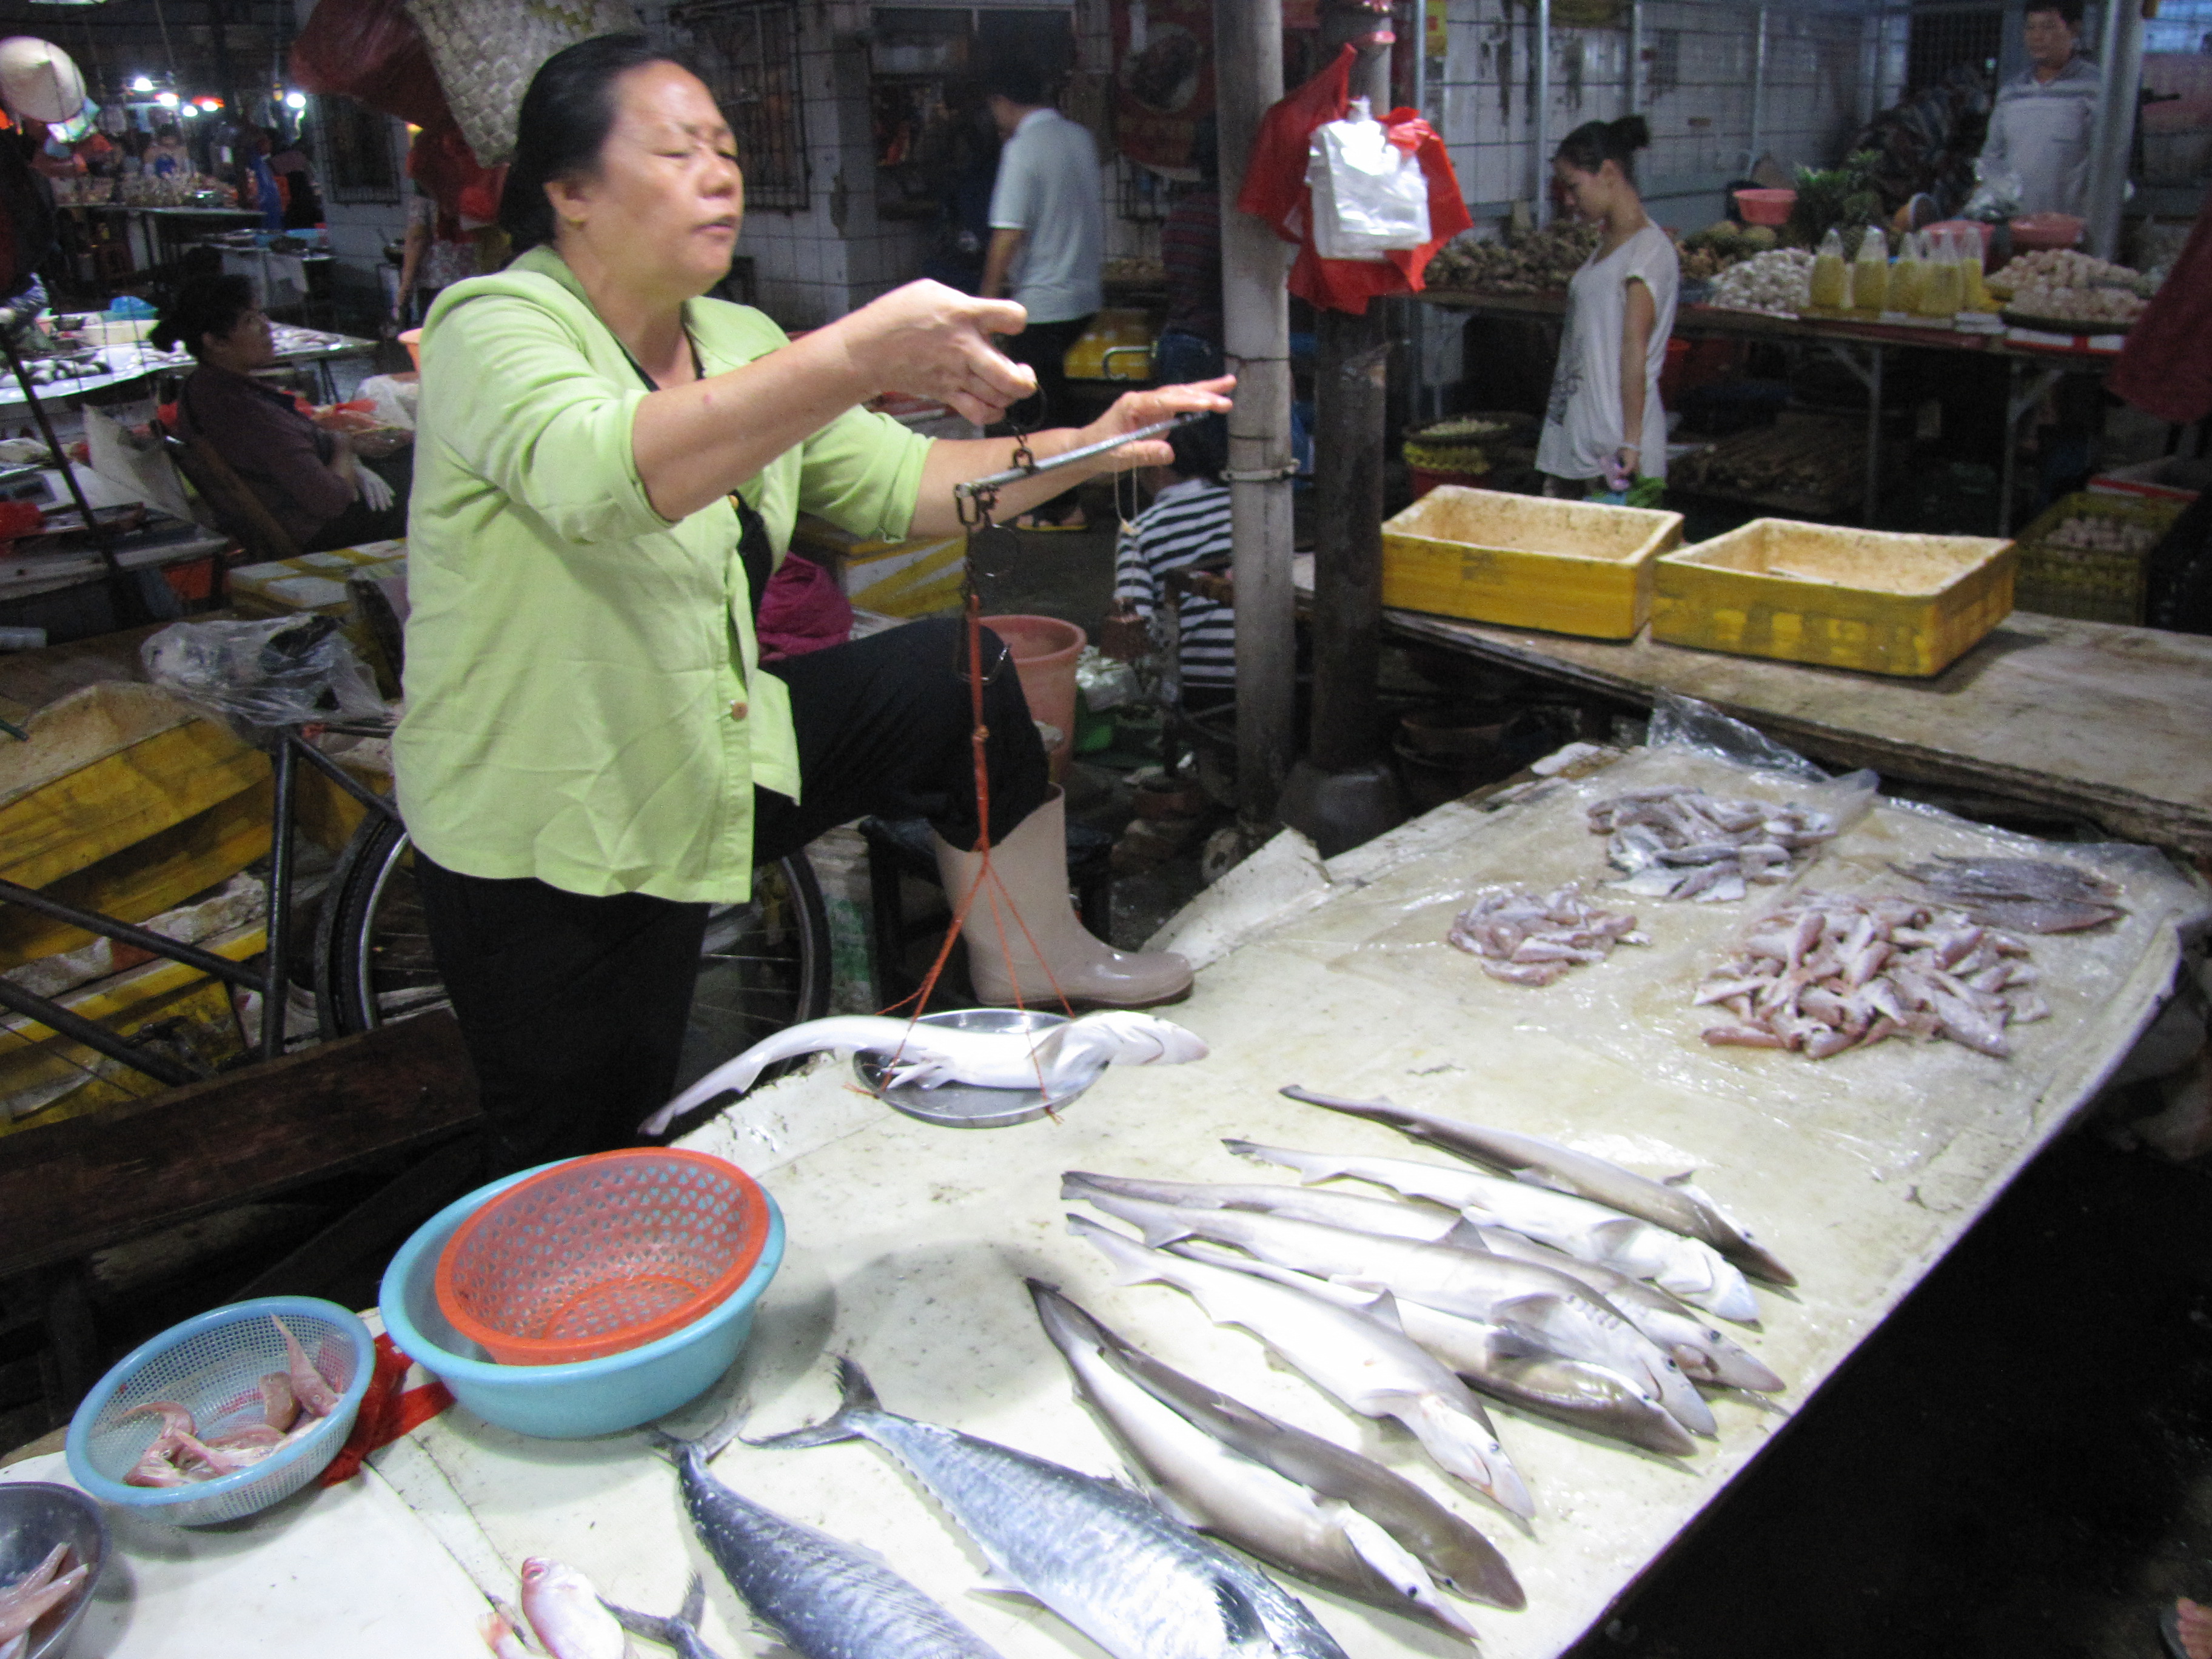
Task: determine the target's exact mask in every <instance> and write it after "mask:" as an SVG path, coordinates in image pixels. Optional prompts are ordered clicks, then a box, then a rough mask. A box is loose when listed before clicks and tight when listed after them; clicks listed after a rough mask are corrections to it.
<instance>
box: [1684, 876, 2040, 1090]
mask: <svg viewBox="0 0 2212 1659" xmlns="http://www.w3.org/2000/svg"><path fill="white" fill-rule="evenodd" d="M2027 954H2028V950H2027V945H2026V944H2025V943H2024V942H2023V941H2022V940H2021V939H2017V938H2015V937H2014V936H2013V935H2012V934H2010V933H2001V932H1999V931H1998V930H1997V929H1996V928H1994V927H1986V926H1984V924H1982V923H1980V922H1978V921H1974V920H1973V918H1972V917H1971V916H1969V915H1966V914H1965V913H1964V912H1963V911H1959V910H1949V909H1945V908H1941V907H1939V906H1935V905H1930V904H1927V903H1924V902H1921V901H1919V900H1917V899H1909V898H1893V897H1857V896H1849V895H1844V894H1838V893H1808V894H1806V895H1805V896H1803V897H1802V898H1801V899H1799V900H1798V901H1797V902H1796V903H1794V904H1791V905H1789V906H1786V907H1785V908H1782V909H1779V910H1777V911H1775V912H1774V913H1773V914H1772V915H1770V916H1768V917H1766V918H1765V920H1764V921H1761V922H1760V923H1759V925H1758V927H1756V928H1755V929H1754V930H1753V933H1751V934H1750V936H1749V937H1748V938H1747V939H1745V940H1744V943H1743V948H1742V949H1741V951H1740V952H1739V953H1738V954H1737V955H1736V956H1735V957H1734V958H1733V959H1732V960H1730V961H1729V962H1727V963H1723V964H1722V965H1721V966H1720V967H1719V968H1717V969H1714V970H1713V972H1712V973H1711V974H1709V975H1706V978H1705V983H1704V985H1703V986H1701V987H1699V991H1698V994H1697V999H1696V1006H1699V1007H1708V1006H1712V1007H1719V1008H1722V1009H1724V1010H1726V1011H1727V1012H1729V1014H1731V1015H1733V1016H1734V1017H1735V1018H1734V1020H1733V1021H1732V1022H1731V1023H1730V1024H1725V1025H1716V1026H1713V1027H1712V1028H1711V1029H1710V1030H1707V1031H1706V1032H1705V1041H1706V1042H1711V1043H1715V1044H1729V1045H1734V1046H1736V1047H1739V1048H1790V1049H1795V1050H1796V1051H1797V1052H1798V1053H1800V1054H1805V1055H1807V1056H1808V1057H1809V1058H1811V1059H1814V1060H1826V1058H1828V1056H1829V1055H1831V1054H1841V1053H1843V1052H1844V1049H1846V1048H1866V1047H1869V1046H1870V1045H1872V1044H1874V1043H1877V1042H1885V1041H1887V1039H1888V1038H1891V1037H1893V1036H1917V1037H1919V1038H1922V1039H1923V1040H1932V1039H1934V1038H1936V1037H1948V1038H1949V1039H1950V1040H1951V1041H1952V1042H1958V1043H1963V1044H1965V1045H1966V1047H1967V1048H1973V1049H1977V1050H1978V1051H1980V1052H1981V1053H1983V1054H1992V1055H1995V1056H1996V1057H1997V1058H1999V1059H2002V1058H2003V1057H2004V1056H2005V1055H2007V1054H2010V1053H2011V1052H2012V1045H2011V1043H2010V1042H2009V1041H2008V1039H2007V1037H2006V1036H2005V1032H2006V1029H2007V1028H2008V1026H2013V1025H2025V1024H2028V1023H2029V1022H2031V1021H2033V1020H2039V1019H2043V1018H2046V1017H2048V1016H2049V1014H2050V1012H2051V1009H2050V1006H2049V1005H2048V1004H2047V1003H2045V1001H2044V1000H2043V999H2042V997H2041V996H2039V994H2037V993H2036V991H2035V990H2034V988H2033V987H2034V985H2035V982H2036V972H2035V969H2033V968H2032V967H2030V966H2029V965H2028V962H2027Z"/></svg>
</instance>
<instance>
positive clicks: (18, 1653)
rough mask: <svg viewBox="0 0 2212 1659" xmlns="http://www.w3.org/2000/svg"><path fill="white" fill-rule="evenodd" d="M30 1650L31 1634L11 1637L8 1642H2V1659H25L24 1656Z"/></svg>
mask: <svg viewBox="0 0 2212 1659" xmlns="http://www.w3.org/2000/svg"><path fill="white" fill-rule="evenodd" d="M30 1650H31V1633H30V1632H28V1631H26V1632H23V1633H22V1634H21V1636H11V1637H9V1638H8V1639H7V1640H6V1641H4V1642H0V1659H23V1656H24V1655H25V1654H27V1653H28V1652H29V1651H30Z"/></svg>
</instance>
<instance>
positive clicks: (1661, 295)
mask: <svg viewBox="0 0 2212 1659" xmlns="http://www.w3.org/2000/svg"><path fill="white" fill-rule="evenodd" d="M1650 142H1651V132H1650V128H1649V127H1647V126H1645V125H1644V118H1643V117H1642V116H1640V115H1628V116H1623V117H1622V118H1620V120H1618V121H1589V122H1585V123H1584V124H1583V125H1581V126H1578V127H1577V128H1576V129H1575V130H1574V131H1572V132H1571V133H1569V134H1568V135H1567V137H1566V140H1565V143H1562V144H1560V146H1559V152H1558V154H1557V155H1553V158H1552V177H1553V180H1554V182H1555V183H1556V185H1558V188H1559V192H1560V193H1561V194H1562V195H1563V196H1565V197H1566V198H1567V200H1568V201H1569V202H1570V203H1571V204H1572V206H1573V208H1574V210H1575V212H1576V214H1577V216H1580V217H1582V218H1583V219H1587V220H1591V221H1594V222H1596V223H1598V224H1601V225H1602V226H1604V227H1605V235H1604V237H1603V238H1602V240H1600V241H1599V243H1598V245H1597V249H1596V251H1595V252H1593V253H1592V254H1591V255H1590V257H1589V258H1588V259H1587V260H1585V261H1583V268H1582V269H1581V270H1578V271H1577V272H1576V273H1575V276H1574V281H1573V282H1572V283H1570V284H1569V285H1568V288H1567V316H1566V323H1565V330H1564V332H1563V333H1562V336H1561V338H1560V341H1559V367H1558V368H1556V369H1555V370H1553V376H1552V401H1551V405H1550V407H1549V409H1548V410H1547V411H1546V413H1545V416H1544V435H1543V437H1542V438H1541V440H1540V441H1539V442H1538V444H1537V447H1536V465H1537V467H1538V468H1539V470H1541V471H1543V472H1544V473H1545V474H1547V484H1546V489H1547V492H1548V493H1551V494H1553V495H1562V494H1567V493H1570V491H1569V489H1568V488H1567V487H1568V486H1579V487H1580V488H1581V489H1582V490H1583V492H1584V493H1586V494H1588V495H1598V496H1604V497H1608V498H1611V499H1614V500H1620V499H1629V500H1632V501H1634V503H1635V504H1636V505H1638V506H1644V505H1647V504H1649V503H1651V502H1656V501H1657V499H1658V495H1659V489H1660V486H1661V485H1662V483H1663V482H1664V480H1665V478H1666V477H1667V416H1666V411H1665V410H1662V409H1661V408H1660V407H1659V371H1660V369H1661V368H1662V366H1663V365H1664V364H1665V362H1666V360H1667V337H1668V335H1669V334H1671V333H1673V332H1674V295H1675V293H1676V290H1677V289H1680V286H1681V266H1680V262H1679V261H1678V260H1677V259H1676V258H1675V255H1674V242H1673V241H1672V240H1670V239H1669V238H1668V234H1667V233H1666V232H1665V231H1663V230H1662V229H1660V228H1659V227H1658V226H1656V225H1655V224H1653V223H1652V222H1651V221H1650V218H1649V217H1647V216H1645V214H1644V198H1643V197H1640V196H1638V194H1637V193H1636V160H1635V158H1636V152H1637V151H1638V150H1639V149H1643V148H1644V146H1645V145H1646V144H1649V143H1650Z"/></svg>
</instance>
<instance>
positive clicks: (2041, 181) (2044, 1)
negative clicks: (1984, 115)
mask: <svg viewBox="0 0 2212 1659" xmlns="http://www.w3.org/2000/svg"><path fill="white" fill-rule="evenodd" d="M2025 28H2026V32H2027V56H2028V60H2029V62H2028V67H2027V70H2025V71H2023V72H2022V73H2021V75H2020V76H2017V77H2016V78H2015V79H2013V80H2010V81H2008V82H2005V84H2004V85H2003V86H2002V88H1999V89H1998V92H1997V102H1996V109H1994V110H1993V111H1991V112H1990V136H1989V138H1988V140H1987V142H1985V143H1984V144H1983V145H1982V173H1983V176H1984V177H1985V178H1986V177H1990V176H1993V175H1994V174H1996V173H1999V172H2010V173H2017V174H2018V175H2019V176H2020V184H2021V203H2020V210H2021V212H2022V213H2023V214H2027V213H2070V214H2072V215H2073V216H2075V218H2077V219H2079V218H2082V217H2085V216H2087V212H2088V206H2087V197H2088V193H2089V141H2090V137H2091V135H2092V134H2093V132H2094V131H2095V130H2096V125H2097V100H2098V94H2099V88H2100V82H2099V76H2098V74H2097V66H2096V65H2095V64H2092V63H2091V62H2089V60H2088V59H2087V58H2084V57H2082V56H2081V53H2080V52H2078V51H2076V50H2075V46H2076V44H2077V41H2078V39H2079V36H2080V33H2081V0H2028V5H2027V21H2026V24H2025Z"/></svg>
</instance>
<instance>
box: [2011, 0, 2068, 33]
mask: <svg viewBox="0 0 2212 1659" xmlns="http://www.w3.org/2000/svg"><path fill="white" fill-rule="evenodd" d="M2039 11H2055V12H2057V14H2058V15H2059V17H2060V18H2061V19H2062V20H2063V21H2064V22H2065V24H2066V27H2068V28H2069V29H2072V30H2073V31H2074V32H2075V33H2076V34H2079V33H2081V0H2027V10H2026V13H2025V14H2024V15H2029V16H2033V15H2034V14H2035V13H2037V12H2039Z"/></svg>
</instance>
